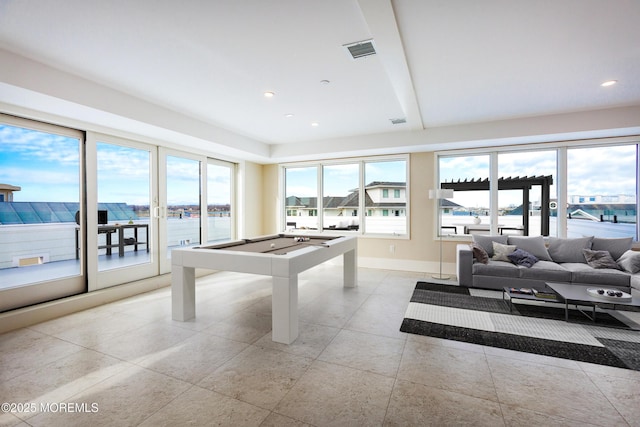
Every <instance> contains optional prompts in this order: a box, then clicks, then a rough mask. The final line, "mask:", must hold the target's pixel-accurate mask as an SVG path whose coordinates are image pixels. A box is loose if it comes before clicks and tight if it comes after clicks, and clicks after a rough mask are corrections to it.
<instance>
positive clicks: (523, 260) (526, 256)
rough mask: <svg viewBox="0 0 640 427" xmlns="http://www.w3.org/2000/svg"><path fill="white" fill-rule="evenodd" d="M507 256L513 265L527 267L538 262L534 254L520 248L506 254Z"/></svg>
mask: <svg viewBox="0 0 640 427" xmlns="http://www.w3.org/2000/svg"><path fill="white" fill-rule="evenodd" d="M507 258H509V260H510V261H511V262H512V263H514V264H515V265H522V266H524V267H527V268H531V267H533V264H535V263H536V262H538V258H536V257H535V255H532V254H530V253H529V252H527V251H525V250H522V249H520V248H516V250H515V251H513V253H511V254H509V255H507Z"/></svg>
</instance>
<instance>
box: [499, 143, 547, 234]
mask: <svg viewBox="0 0 640 427" xmlns="http://www.w3.org/2000/svg"><path fill="white" fill-rule="evenodd" d="M556 159H557V153H556V151H555V150H550V151H518V152H513V153H499V154H498V177H499V179H500V181H501V183H500V190H499V191H498V215H499V216H498V232H499V233H500V234H516V235H528V236H556V235H557V221H556V218H557V213H558V210H557V201H558V199H557V190H556V181H557V180H556V170H557V165H556ZM530 183H534V185H532V186H530V187H529V184H530ZM546 185H548V191H549V193H548V195H547V190H546V189H545V188H544V187H545V186H546ZM511 187H518V188H511ZM527 188H529V189H528V190H527ZM527 197H528V206H527V208H526V209H525V206H524V204H523V201H524V200H526V198H527ZM543 199H544V200H545V206H546V207H545V208H544V209H543Z"/></svg>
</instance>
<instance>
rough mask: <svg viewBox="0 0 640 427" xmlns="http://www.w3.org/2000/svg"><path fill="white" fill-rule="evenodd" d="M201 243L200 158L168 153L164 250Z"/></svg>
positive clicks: (168, 252)
mask: <svg viewBox="0 0 640 427" xmlns="http://www.w3.org/2000/svg"><path fill="white" fill-rule="evenodd" d="M199 243H200V162H199V161H198V160H191V159H185V158H182V157H173V156H167V246H168V248H167V249H168V250H167V254H168V256H169V257H170V255H171V248H172V247H178V246H189V245H195V244H199Z"/></svg>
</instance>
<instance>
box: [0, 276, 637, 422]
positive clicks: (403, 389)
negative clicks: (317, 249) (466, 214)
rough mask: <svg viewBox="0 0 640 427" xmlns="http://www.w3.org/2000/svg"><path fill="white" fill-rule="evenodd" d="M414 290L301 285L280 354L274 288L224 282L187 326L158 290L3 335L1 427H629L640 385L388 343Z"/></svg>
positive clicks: (243, 280)
mask: <svg viewBox="0 0 640 427" xmlns="http://www.w3.org/2000/svg"><path fill="white" fill-rule="evenodd" d="M425 277H428V276H425V275H424V274H416V273H403V272H395V271H382V270H373V269H360V270H359V287H358V288H356V289H343V288H342V285H341V268H340V267H339V266H332V265H321V266H319V267H316V268H314V269H312V270H309V271H307V272H305V273H303V274H302V275H301V276H300V293H299V304H300V305H299V316H300V321H301V328H300V337H299V338H298V339H297V340H296V341H295V342H294V343H293V344H292V345H289V346H286V345H282V344H277V343H274V342H272V341H271V338H270V329H271V316H270V313H271V297H270V294H271V286H270V284H271V282H270V279H269V278H266V277H261V276H251V275H244V274H237V273H226V272H223V273H218V274H214V275H211V276H207V277H204V278H202V279H199V281H198V287H197V319H196V320H195V321H193V322H186V323H182V322H176V321H172V320H171V304H170V289H169V288H165V289H161V290H158V291H155V292H151V293H147V294H144V295H139V296H136V297H133V298H129V299H126V300H122V301H118V302H116V303H112V304H108V305H104V306H101V307H98V308H94V309H91V310H87V311H83V312H80V313H76V314H73V315H69V316H66V317H62V318H59V319H55V320H51V321H48V322H45V323H41V324H38V325H35V326H32V327H29V328H25V329H21V330H17V331H13V332H9V333H6V334H4V335H0V402H10V403H13V404H14V405H13V407H10V408H9V409H10V410H12V411H10V412H0V426H14V425H16V426H28V425H32V426H86V425H91V426H92V427H96V426H102V425H113V426H137V425H142V426H154V427H155V426H177V425H223V426H227V425H230V426H234V427H239V426H305V425H311V426H328V425H332V426H357V425H362V426H376V425H385V426H396V425H398V426H418V425H419V426H423V425H436V426H441V425H464V424H469V425H480V426H481V425H487V426H500V425H510V426H511V425H514V426H517V425H527V426H535V425H540V426H549V425H575V426H578V425H580V426H585V425H599V426H627V425H633V426H640V372H636V371H629V370H623V369H615V368H609V367H602V366H598V365H589V364H585V363H579V362H573V361H568V360H563V359H554V358H549V357H543V356H536V355H531V354H526V353H518V352H512V351H505V350H500V349H495V348H490V347H482V346H476V345H467V344H461V343H456V342H452V341H446V340H439V339H433V338H427V337H420V336H415V335H407V334H404V333H401V332H399V327H400V324H401V322H402V318H403V314H404V311H405V309H406V307H407V303H408V301H409V297H410V295H411V293H412V291H413V288H414V286H415V282H416V281H417V280H420V279H425ZM65 404H66V406H65ZM3 409H5V408H4V407H3ZM19 410H21V411H19Z"/></svg>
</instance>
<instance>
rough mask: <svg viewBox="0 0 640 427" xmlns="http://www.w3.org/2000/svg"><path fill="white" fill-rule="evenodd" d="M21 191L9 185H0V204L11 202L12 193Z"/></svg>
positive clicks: (19, 188)
mask: <svg viewBox="0 0 640 427" xmlns="http://www.w3.org/2000/svg"><path fill="white" fill-rule="evenodd" d="M20 190H22V188H21V187H18V186H15V185H9V184H0V203H1V202H13V192H14V191H20Z"/></svg>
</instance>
